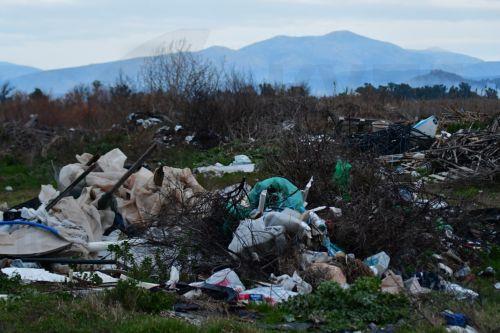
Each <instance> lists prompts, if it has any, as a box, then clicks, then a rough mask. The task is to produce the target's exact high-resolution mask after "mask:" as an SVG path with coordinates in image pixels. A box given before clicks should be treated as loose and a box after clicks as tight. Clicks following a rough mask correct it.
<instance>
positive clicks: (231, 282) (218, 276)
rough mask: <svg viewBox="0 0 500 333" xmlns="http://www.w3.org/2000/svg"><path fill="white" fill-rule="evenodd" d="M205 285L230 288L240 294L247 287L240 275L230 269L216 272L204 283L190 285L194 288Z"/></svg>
mask: <svg viewBox="0 0 500 333" xmlns="http://www.w3.org/2000/svg"><path fill="white" fill-rule="evenodd" d="M205 283H206V284H213V285H216V286H221V287H229V288H231V289H233V290H234V291H236V292H238V293H239V292H242V291H243V290H245V286H244V285H243V283H242V282H241V280H240V278H239V276H238V274H236V273H235V272H234V271H233V270H232V269H230V268H225V269H223V270H221V271H218V272H215V273H214V274H212V276H210V277H209V278H208V279H206V280H205V281H203V282H193V283H190V284H189V285H190V286H192V287H202V286H203V285H204V284H205Z"/></svg>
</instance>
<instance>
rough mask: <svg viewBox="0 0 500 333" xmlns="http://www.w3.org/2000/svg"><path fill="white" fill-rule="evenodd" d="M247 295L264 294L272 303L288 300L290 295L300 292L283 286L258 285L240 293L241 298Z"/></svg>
mask: <svg viewBox="0 0 500 333" xmlns="http://www.w3.org/2000/svg"><path fill="white" fill-rule="evenodd" d="M245 295H262V296H263V297H264V298H265V299H266V300H268V301H270V302H271V303H281V302H284V301H287V300H288V299H289V298H290V297H294V296H297V295H298V293H296V292H294V291H290V290H286V289H285V288H283V287H279V286H271V287H257V288H253V289H249V290H246V291H244V292H241V293H240V298H242V296H245Z"/></svg>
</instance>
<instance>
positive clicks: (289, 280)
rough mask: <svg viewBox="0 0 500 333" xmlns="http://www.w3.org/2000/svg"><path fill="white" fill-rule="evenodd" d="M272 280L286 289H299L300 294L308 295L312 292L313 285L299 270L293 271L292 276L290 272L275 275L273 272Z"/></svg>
mask: <svg viewBox="0 0 500 333" xmlns="http://www.w3.org/2000/svg"><path fill="white" fill-rule="evenodd" d="M271 281H273V282H274V283H275V285H276V286H280V287H283V288H284V289H286V290H290V291H294V290H297V292H298V293H299V294H300V295H306V294H310V293H311V292H312V286H311V285H310V284H309V283H307V282H306V281H304V280H303V279H302V278H301V277H300V276H299V274H298V273H297V272H293V275H292V276H290V275H288V274H283V275H280V276H274V274H271Z"/></svg>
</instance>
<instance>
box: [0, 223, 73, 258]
mask: <svg viewBox="0 0 500 333" xmlns="http://www.w3.org/2000/svg"><path fill="white" fill-rule="evenodd" d="M3 228H5V227H3ZM70 247H71V242H68V241H66V240H64V239H62V238H61V237H59V236H55V235H54V234H52V233H49V232H47V231H44V230H42V229H40V228H32V227H25V226H15V229H12V228H11V227H9V230H8V231H3V232H0V256H9V257H36V256H42V255H47V254H51V253H57V252H61V251H65V250H67V249H68V248H70Z"/></svg>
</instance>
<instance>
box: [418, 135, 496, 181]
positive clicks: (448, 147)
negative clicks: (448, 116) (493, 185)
mask: <svg viewBox="0 0 500 333" xmlns="http://www.w3.org/2000/svg"><path fill="white" fill-rule="evenodd" d="M426 157H427V159H428V160H431V161H433V162H435V163H437V164H438V165H440V166H441V167H443V168H445V169H449V168H457V169H462V168H464V167H465V168H468V169H470V170H472V171H474V172H475V173H477V174H491V173H495V172H498V171H499V167H500V166H499V161H500V133H494V132H490V131H472V130H467V131H460V132H457V133H455V134H453V135H452V136H451V137H449V138H446V139H439V140H436V142H435V143H434V144H433V145H432V147H431V148H430V149H429V150H428V151H427V152H426Z"/></svg>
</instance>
